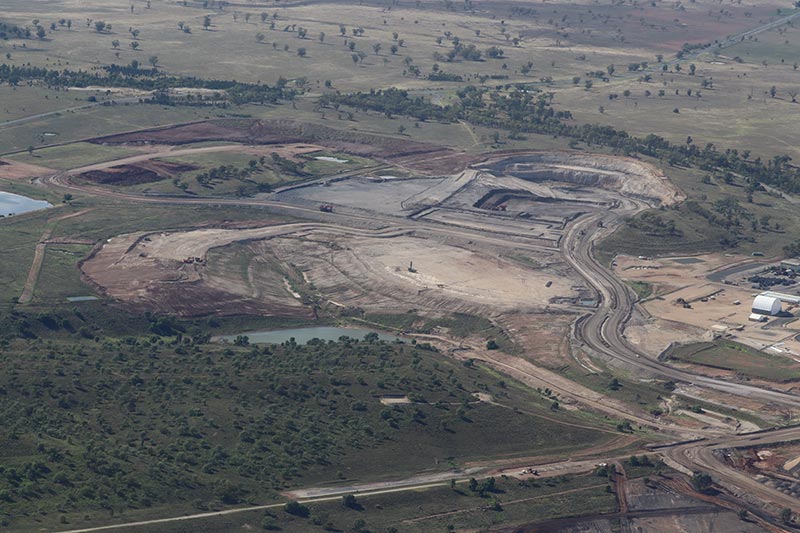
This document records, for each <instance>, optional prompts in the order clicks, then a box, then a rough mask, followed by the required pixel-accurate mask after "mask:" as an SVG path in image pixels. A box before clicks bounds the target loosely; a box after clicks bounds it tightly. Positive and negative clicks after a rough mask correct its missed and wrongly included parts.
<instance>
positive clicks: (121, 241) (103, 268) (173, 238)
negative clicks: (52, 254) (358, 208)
mask: <svg viewBox="0 0 800 533" xmlns="http://www.w3.org/2000/svg"><path fill="white" fill-rule="evenodd" d="M281 231H291V230H287V229H286V228H285V227H281V226H269V227H266V228H263V227H262V228H256V229H222V228H213V229H211V228H209V229H204V230H196V231H195V232H177V233H136V234H129V235H122V236H119V237H115V238H113V239H109V241H108V242H106V243H105V244H104V245H103V246H102V247H100V248H97V249H95V251H94V252H93V253H92V255H90V257H89V258H88V259H87V260H85V261H83V262H82V264H81V266H80V268H81V272H82V275H83V277H84V279H85V280H86V281H87V282H88V283H90V284H91V285H92V286H93V287H95V288H96V289H97V290H98V291H99V292H101V293H102V294H105V295H107V296H109V297H112V298H115V299H118V300H121V301H123V302H126V303H128V304H131V305H133V306H134V307H137V308H145V309H151V310H157V311H158V312H163V313H175V314H178V315H184V316H204V315H210V314H220V315H227V314H243V313H244V314H248V313H250V314H263V315H267V316H270V315H271V316H275V315H277V316H296V317H307V318H311V317H313V311H312V310H311V309H310V308H308V307H305V306H303V305H302V304H301V303H300V302H299V301H298V300H297V299H296V298H295V297H294V296H293V295H292V294H291V292H290V291H289V290H288V289H286V287H285V285H284V283H283V279H284V276H283V275H282V273H281V272H279V271H274V272H272V275H271V276H267V277H266V278H259V279H255V278H253V279H249V276H245V277H244V279H243V280H242V278H239V280H238V281H239V283H236V282H235V281H232V280H230V279H226V278H225V276H224V275H223V276H222V277H220V276H217V275H216V273H217V270H214V271H211V272H209V271H208V269H207V268H206V265H207V252H208V250H209V249H211V248H213V247H218V246H225V245H227V244H230V243H231V242H234V241H239V240H246V239H250V238H265V237H267V236H270V235H273V234H275V233H278V232H281ZM187 233H188V234H187ZM224 266H225V265H224V264H223V265H222V268H223V269H224ZM242 268H244V269H245V272H249V271H250V268H251V267H250V265H247V264H246V265H243V266H240V268H234V269H233V272H242ZM262 270H263V269H262ZM253 284H257V285H258V287H259V288H258V289H256V288H255V287H254V286H253Z"/></svg>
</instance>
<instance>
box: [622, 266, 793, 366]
mask: <svg viewBox="0 0 800 533" xmlns="http://www.w3.org/2000/svg"><path fill="white" fill-rule="evenodd" d="M745 259H746V258H745V257H742V256H728V255H722V254H709V255H701V256H697V257H692V258H659V259H639V258H635V257H630V256H619V257H617V258H616V266H615V267H614V271H615V273H616V274H617V275H618V276H619V277H621V278H622V279H626V280H630V281H637V282H643V283H649V284H651V285H652V286H653V293H654V296H651V297H648V298H647V299H646V301H645V302H643V304H642V306H643V307H644V309H645V310H646V311H647V312H648V313H649V314H650V315H651V316H652V317H653V318H652V319H650V320H645V321H640V322H639V323H637V324H636V325H633V326H631V327H629V328H628V330H627V331H628V332H629V339H630V340H631V341H632V342H634V343H636V344H637V345H638V346H640V347H642V349H644V350H645V351H647V352H648V353H650V354H653V355H657V354H658V353H660V352H661V351H662V350H663V349H665V348H666V347H667V345H668V344H669V343H670V342H689V341H691V340H699V339H711V338H712V337H713V335H715V334H717V335H719V334H723V335H727V336H730V337H731V338H735V339H736V340H739V341H740V342H743V343H745V344H748V345H751V346H753V347H756V348H759V349H762V348H766V347H769V346H773V345H776V344H778V345H779V346H778V349H780V351H781V352H784V351H785V350H786V349H788V352H787V354H789V355H791V353H789V352H792V348H793V347H794V345H795V341H793V339H794V337H795V336H796V335H797V334H798V333H800V324H797V322H796V321H795V322H788V323H786V324H782V325H781V326H779V327H772V326H771V325H770V324H769V323H767V324H766V325H765V324H762V323H758V322H752V321H750V320H749V317H750V314H751V307H752V303H753V297H754V296H755V295H756V294H758V293H759V292H760V291H757V290H753V289H751V288H748V287H739V286H735V285H727V284H724V283H721V282H715V281H711V280H710V279H709V278H708V276H709V274H711V273H712V272H714V271H718V270H720V269H721V268H723V267H725V266H726V265H732V264H737V263H741V262H742V261H743V260H745ZM681 300H682V301H685V302H687V304H688V305H690V306H691V307H690V308H685V307H684V306H683V304H682V303H679V301H681ZM770 320H773V319H770ZM797 353H798V354H799V355H800V349H798V351H797Z"/></svg>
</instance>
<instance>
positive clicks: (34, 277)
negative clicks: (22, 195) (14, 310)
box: [18, 209, 89, 304]
mask: <svg viewBox="0 0 800 533" xmlns="http://www.w3.org/2000/svg"><path fill="white" fill-rule="evenodd" d="M88 211H89V209H83V210H81V211H78V212H76V213H69V214H67V215H63V216H60V217H56V218H52V219H50V220H49V221H48V223H50V222H52V223H53V224H52V225H48V227H47V228H45V230H44V232H42V236H41V237H39V242H38V243H36V251H35V252H34V255H33V263H32V264H31V269H30V270H29V271H28V278H27V279H26V280H25V287H23V289H22V294H20V296H19V300H18V301H19V303H21V304H27V303H30V302H31V300H33V293H34V291H35V290H36V282H37V281H38V280H39V273H40V272H41V270H42V263H44V256H45V253H46V252H47V245H48V244H51V242H50V235H52V233H53V230H54V229H55V223H56V222H58V221H60V220H66V219H68V218H73V217H78V216H81V215H83V214H85V213H86V212H88Z"/></svg>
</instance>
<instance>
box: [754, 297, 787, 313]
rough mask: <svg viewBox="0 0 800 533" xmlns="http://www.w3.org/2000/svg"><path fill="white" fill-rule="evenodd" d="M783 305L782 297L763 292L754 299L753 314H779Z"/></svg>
mask: <svg viewBox="0 0 800 533" xmlns="http://www.w3.org/2000/svg"><path fill="white" fill-rule="evenodd" d="M781 309H782V305H781V300H780V298H775V297H774V296H765V295H763V294H759V295H758V296H756V299H755V300H753V309H752V311H753V314H756V315H769V316H778V315H779V314H780V312H781Z"/></svg>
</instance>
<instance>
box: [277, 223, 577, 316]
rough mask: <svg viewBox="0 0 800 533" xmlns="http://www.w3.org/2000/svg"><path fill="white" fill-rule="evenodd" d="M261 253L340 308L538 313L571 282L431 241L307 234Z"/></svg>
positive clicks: (286, 239) (562, 294)
mask: <svg viewBox="0 0 800 533" xmlns="http://www.w3.org/2000/svg"><path fill="white" fill-rule="evenodd" d="M263 247H265V248H266V249H264V250H263V251H264V252H273V253H275V255H276V256H278V257H280V258H282V260H283V261H284V262H285V263H287V264H288V263H291V264H294V265H296V266H297V268H298V269H299V270H300V271H301V272H302V273H303V275H304V276H305V277H306V279H307V280H308V281H309V282H310V283H311V284H313V285H314V286H315V287H316V288H317V289H319V290H320V291H321V292H322V293H323V294H324V295H326V296H327V297H328V298H330V299H331V300H333V301H334V302H336V303H338V304H340V305H346V306H353V307H362V308H369V309H373V310H378V309H386V308H392V307H393V306H398V305H399V306H405V307H406V308H414V307H426V308H435V309H447V310H450V311H458V312H462V313H468V312H478V311H482V312H489V313H492V312H493V311H508V310H512V309H518V310H535V309H542V308H544V307H545V306H546V305H547V304H548V301H549V299H550V298H552V297H555V296H560V297H571V296H575V294H574V292H573V290H572V288H571V287H572V285H573V284H574V280H570V278H569V277H567V276H559V275H557V274H556V273H555V272H552V271H551V272H550V273H548V272H547V271H541V270H532V269H530V268H525V267H523V266H521V265H518V264H515V263H513V262H511V261H507V260H503V259H499V258H497V257H494V256H492V255H491V254H486V253H481V252H480V251H477V250H475V249H470V248H468V247H466V246H457V245H452V244H445V243H442V242H441V241H439V240H437V239H434V238H420V237H412V236H405V235H404V236H399V237H393V238H388V239H386V238H384V239H375V238H370V237H351V236H336V235H331V234H315V235H311V236H308V237H304V238H290V237H284V238H279V239H274V240H271V241H269V242H265V243H264V244H263ZM333 250H335V252H334V253H332V251H333ZM412 264H413V266H412V267H411V268H409V267H410V266H411V265H412ZM548 282H549V286H548Z"/></svg>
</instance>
